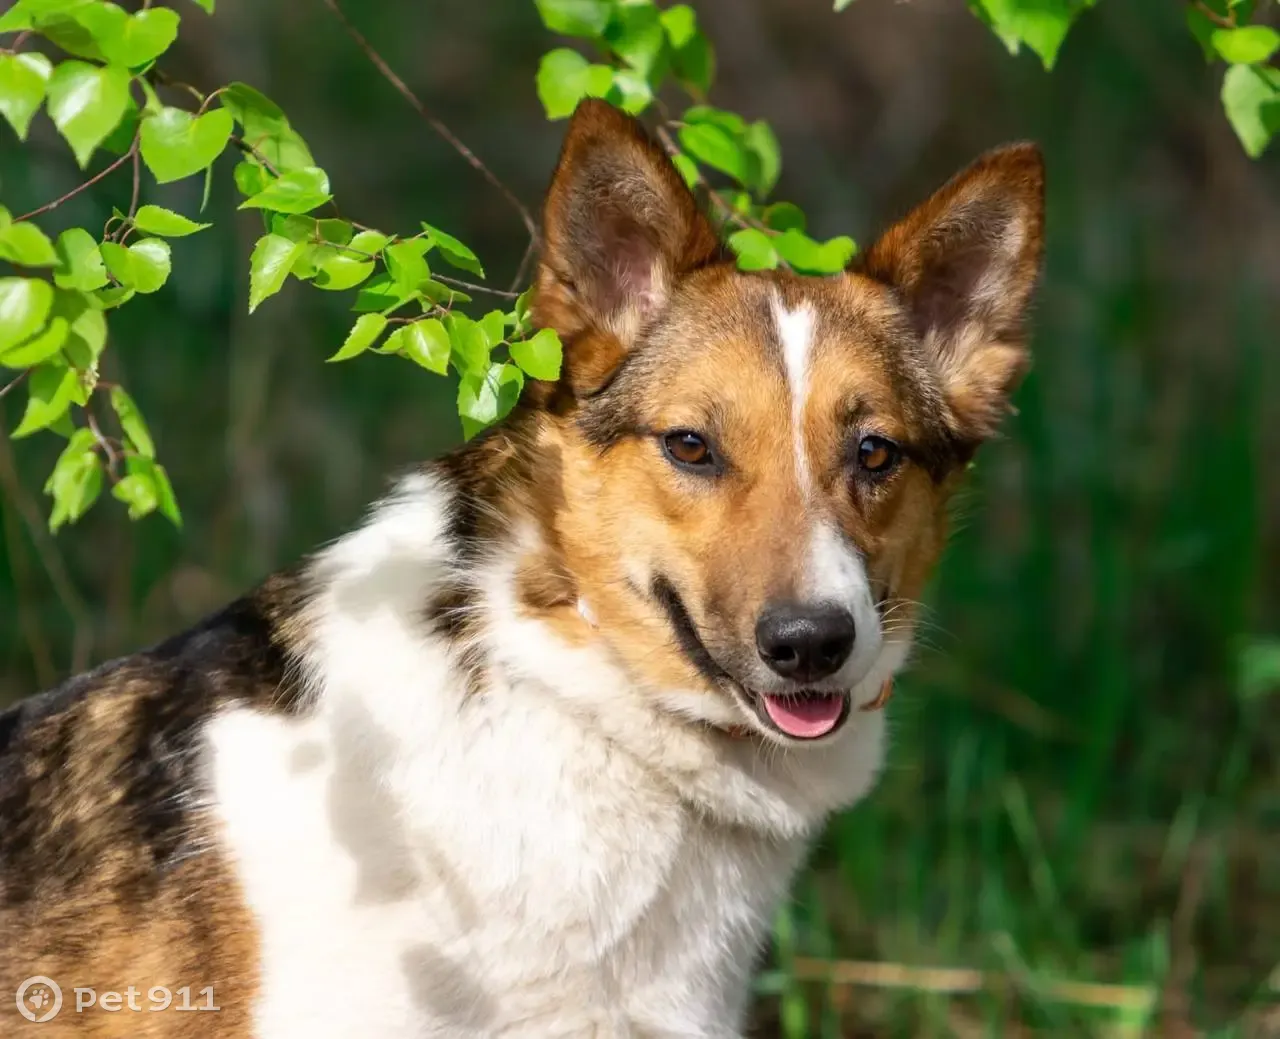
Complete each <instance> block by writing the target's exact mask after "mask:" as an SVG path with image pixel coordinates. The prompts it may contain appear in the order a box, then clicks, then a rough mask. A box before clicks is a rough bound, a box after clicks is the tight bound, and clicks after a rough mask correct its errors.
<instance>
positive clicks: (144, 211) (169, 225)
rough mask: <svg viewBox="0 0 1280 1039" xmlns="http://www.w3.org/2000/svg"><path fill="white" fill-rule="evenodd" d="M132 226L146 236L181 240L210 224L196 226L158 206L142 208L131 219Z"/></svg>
mask: <svg viewBox="0 0 1280 1039" xmlns="http://www.w3.org/2000/svg"><path fill="white" fill-rule="evenodd" d="M133 226H134V227H136V228H137V229H138V230H139V231H146V232H147V233H148V234H158V235H164V236H165V237H167V238H183V237H185V236H187V235H189V234H195V233H196V232H197V231H203V230H204V229H205V228H206V227H212V226H213V225H212V224H197V223H196V222H195V221H194V220H188V219H187V218H186V217H185V216H183V215H182V214H181V213H175V212H173V210H171V209H162V208H161V207H160V206H143V207H142V208H141V209H139V210H138V212H137V213H136V214H134V217H133Z"/></svg>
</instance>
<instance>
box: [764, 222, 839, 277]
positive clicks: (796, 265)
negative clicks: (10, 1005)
mask: <svg viewBox="0 0 1280 1039" xmlns="http://www.w3.org/2000/svg"><path fill="white" fill-rule="evenodd" d="M773 246H774V248H775V249H777V250H778V255H779V256H781V257H782V258H783V259H784V260H786V261H787V263H788V264H789V265H790V266H791V268H792V269H793V270H795V271H797V272H798V273H800V274H838V273H839V272H840V271H842V270H844V269H845V267H846V266H847V265H848V263H849V261H850V260H851V259H852V258H853V254H854V252H855V251H856V249H857V247H856V246H855V245H854V242H853V239H852V238H849V237H847V236H844V235H841V236H840V237H838V238H831V239H828V240H827V241H825V242H817V241H814V240H813V239H812V238H810V237H809V236H808V235H806V234H804V233H803V232H801V231H797V230H795V229H792V230H790V231H784V232H783V233H782V234H780V235H778V237H777V238H775V239H774V240H773Z"/></svg>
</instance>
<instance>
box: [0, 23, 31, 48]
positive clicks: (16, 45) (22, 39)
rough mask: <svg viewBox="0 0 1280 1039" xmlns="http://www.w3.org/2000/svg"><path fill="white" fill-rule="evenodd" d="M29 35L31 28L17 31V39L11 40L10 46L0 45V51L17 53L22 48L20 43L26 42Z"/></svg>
mask: <svg viewBox="0 0 1280 1039" xmlns="http://www.w3.org/2000/svg"><path fill="white" fill-rule="evenodd" d="M30 35H31V30H30V29H28V30H27V31H26V32H20V33H18V37H17V39H15V40H14V41H13V46H12V47H0V53H4V54H17V53H18V51H19V50H21V49H22V45H23V44H24V43H26V42H27V38H28V37H29V36H30Z"/></svg>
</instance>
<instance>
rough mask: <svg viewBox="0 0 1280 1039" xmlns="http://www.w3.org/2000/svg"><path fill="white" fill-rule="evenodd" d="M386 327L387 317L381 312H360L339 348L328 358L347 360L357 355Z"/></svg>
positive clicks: (331, 359)
mask: <svg viewBox="0 0 1280 1039" xmlns="http://www.w3.org/2000/svg"><path fill="white" fill-rule="evenodd" d="M386 327H387V319H386V318H385V317H383V316H382V315H381V314H361V315H360V316H359V317H358V318H356V323H355V324H354V325H352V326H351V331H350V332H348V333H347V338H346V339H345V340H344V341H343V343H342V346H341V348H340V349H339V350H338V352H337V353H336V354H334V355H333V356H332V357H330V358H329V360H330V361H349V360H351V358H353V357H358V356H359V355H360V354H362V353H364V352H365V351H366V350H368V349H369V347H371V346H373V344H374V343H375V342H377V340H378V336H380V335H382V331H383V329H385V328H386Z"/></svg>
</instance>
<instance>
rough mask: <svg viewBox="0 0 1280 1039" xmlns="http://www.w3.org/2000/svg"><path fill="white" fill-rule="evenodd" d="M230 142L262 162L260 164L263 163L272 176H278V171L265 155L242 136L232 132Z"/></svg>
mask: <svg viewBox="0 0 1280 1039" xmlns="http://www.w3.org/2000/svg"><path fill="white" fill-rule="evenodd" d="M231 143H232V144H233V145H235V146H236V147H237V148H239V149H240V150H241V151H242V152H245V153H246V154H248V155H252V156H253V157H254V158H255V159H257V160H258V161H259V162H260V163H262V165H264V166H265V167H266V168H267V170H268V171H269V172H270V173H271V175H272V176H273V177H278V176H280V171H279V170H278V169H276V168H275V167H274V166H272V165H271V162H270V160H269V159H268V158H267V157H266V156H265V155H263V154H262V152H260V151H258V149H257V148H255V147H254V146H253V145H252V144H250V143H249V142H248V141H246V140H245V139H244V138H243V137H236V136H235V135H234V134H232V136H231Z"/></svg>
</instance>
